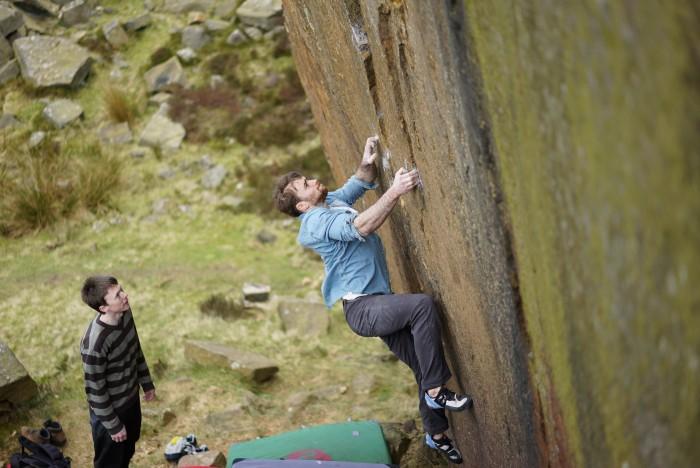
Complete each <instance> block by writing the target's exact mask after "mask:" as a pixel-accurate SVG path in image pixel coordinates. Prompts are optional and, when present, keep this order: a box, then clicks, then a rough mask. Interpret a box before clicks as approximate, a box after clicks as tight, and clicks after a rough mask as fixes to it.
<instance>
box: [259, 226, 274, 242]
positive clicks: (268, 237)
mask: <svg viewBox="0 0 700 468" xmlns="http://www.w3.org/2000/svg"><path fill="white" fill-rule="evenodd" d="M255 238H256V239H258V242H260V243H261V244H272V243H273V242H275V241H276V240H277V236H276V235H274V234H273V233H271V232H270V231H266V230H265V229H263V230H262V231H260V232H258V234H257V235H256V236H255Z"/></svg>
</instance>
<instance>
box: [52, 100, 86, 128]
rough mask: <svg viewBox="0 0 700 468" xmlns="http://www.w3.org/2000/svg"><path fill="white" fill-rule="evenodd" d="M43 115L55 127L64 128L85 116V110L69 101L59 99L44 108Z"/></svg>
mask: <svg viewBox="0 0 700 468" xmlns="http://www.w3.org/2000/svg"><path fill="white" fill-rule="evenodd" d="M42 113H43V115H44V117H45V118H46V119H47V120H48V121H49V122H51V123H52V124H53V125H54V127H56V128H63V127H65V126H66V125H68V124H69V123H71V122H73V121H74V120H76V119H78V118H79V117H80V116H81V115H82V114H83V108H82V107H80V104H78V103H75V102H73V101H71V100H69V99H57V100H55V101H52V102H50V103H49V104H48V105H47V106H46V107H44V110H43V112H42Z"/></svg>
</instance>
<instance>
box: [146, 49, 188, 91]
mask: <svg viewBox="0 0 700 468" xmlns="http://www.w3.org/2000/svg"><path fill="white" fill-rule="evenodd" d="M144 78H145V80H146V86H147V88H148V92H150V93H154V92H157V91H161V90H162V89H163V88H165V87H167V86H170V85H173V84H179V85H181V86H186V85H187V78H186V77H185V70H184V69H183V68H182V65H180V62H179V61H178V59H177V57H171V58H170V59H169V60H167V61H165V62H163V63H161V64H160V65H156V66H155V67H153V68H151V69H150V70H148V71H147V72H146V74H145V75H144Z"/></svg>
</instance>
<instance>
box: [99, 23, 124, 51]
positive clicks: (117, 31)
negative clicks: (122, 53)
mask: <svg viewBox="0 0 700 468" xmlns="http://www.w3.org/2000/svg"><path fill="white" fill-rule="evenodd" d="M102 32H103V33H104V35H105V39H107V42H109V44H110V45H111V46H112V47H114V48H115V49H119V48H120V47H123V46H125V45H126V44H127V42H129V36H127V35H126V31H124V28H122V26H121V24H119V22H117V20H112V21H110V22H109V23H107V24H105V25H104V26H102Z"/></svg>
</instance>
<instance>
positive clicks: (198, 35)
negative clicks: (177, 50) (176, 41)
mask: <svg viewBox="0 0 700 468" xmlns="http://www.w3.org/2000/svg"><path fill="white" fill-rule="evenodd" d="M181 39H182V45H184V46H185V47H189V48H190V49H193V50H199V49H201V48H202V47H204V46H205V45H207V44H208V43H209V41H211V38H210V37H209V35H208V34H207V31H206V29H204V26H200V25H194V26H186V27H185V28H183V29H182V33H181Z"/></svg>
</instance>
